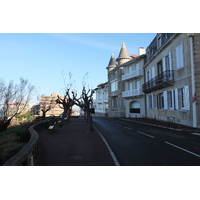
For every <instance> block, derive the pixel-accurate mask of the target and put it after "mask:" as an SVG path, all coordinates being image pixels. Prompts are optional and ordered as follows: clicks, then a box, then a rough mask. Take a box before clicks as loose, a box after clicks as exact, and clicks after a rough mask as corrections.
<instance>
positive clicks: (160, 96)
mask: <svg viewBox="0 0 200 200" xmlns="http://www.w3.org/2000/svg"><path fill="white" fill-rule="evenodd" d="M158 109H164V94H163V92H161V93H159V94H158Z"/></svg>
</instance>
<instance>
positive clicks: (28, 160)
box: [3, 121, 44, 166]
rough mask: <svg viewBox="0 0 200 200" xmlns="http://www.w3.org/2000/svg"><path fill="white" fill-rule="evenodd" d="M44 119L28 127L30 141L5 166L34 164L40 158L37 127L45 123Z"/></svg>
mask: <svg viewBox="0 0 200 200" xmlns="http://www.w3.org/2000/svg"><path fill="white" fill-rule="evenodd" d="M43 123H44V122H43V121H42V122H39V123H37V124H34V125H32V126H30V127H29V128H28V131H29V133H30V135H31V137H30V140H29V142H28V143H27V144H26V145H25V146H24V147H23V148H22V149H21V150H20V151H19V152H18V153H17V154H16V155H14V156H13V157H11V158H10V159H9V160H7V161H6V162H5V163H4V164H3V166H33V165H34V164H35V163H36V161H37V160H38V158H39V154H40V153H39V145H38V140H39V135H38V133H37V131H36V130H34V129H35V128H37V127H39V126H41V125H43Z"/></svg>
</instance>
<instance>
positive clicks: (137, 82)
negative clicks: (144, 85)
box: [135, 81, 140, 89]
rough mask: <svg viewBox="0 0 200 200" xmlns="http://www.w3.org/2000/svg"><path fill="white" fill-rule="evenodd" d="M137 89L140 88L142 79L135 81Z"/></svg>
mask: <svg viewBox="0 0 200 200" xmlns="http://www.w3.org/2000/svg"><path fill="white" fill-rule="evenodd" d="M135 89H140V81H135Z"/></svg>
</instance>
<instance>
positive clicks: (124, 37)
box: [0, 33, 156, 102]
mask: <svg viewBox="0 0 200 200" xmlns="http://www.w3.org/2000/svg"><path fill="white" fill-rule="evenodd" d="M155 35H156V34H153V33H151V34H149V33H143V34H140V33H74V34H73V33H66V34H65V33H61V34H58V33H55V34H48V33H22V34H20V33H8V34H7V33H1V34H0V68H1V69H2V70H1V74H0V78H3V79H4V80H5V81H6V82H8V81H10V80H14V81H16V82H17V81H18V80H19V78H20V77H24V78H26V79H28V80H29V81H30V82H31V84H33V85H35V87H36V93H35V96H37V95H41V94H45V95H50V94H51V93H53V92H55V93H60V94H63V93H64V88H65V83H64V78H65V79H66V81H65V82H66V84H67V83H70V82H72V81H74V80H75V83H74V84H73V87H72V89H76V90H77V91H78V94H80V92H81V89H82V80H83V77H84V75H85V74H86V73H88V75H87V77H86V79H85V81H86V83H87V86H89V87H90V88H92V89H94V88H95V87H96V86H97V85H98V84H99V83H102V82H106V81H107V70H106V67H107V65H108V63H109V60H110V56H111V54H112V53H113V54H114V55H115V57H116V58H117V57H118V55H119V51H120V48H121V45H122V43H123V42H124V43H125V44H126V46H127V49H128V52H129V54H130V55H131V54H136V55H137V54H138V48H139V47H144V48H146V47H147V46H148V45H149V44H150V42H151V41H152V40H153V38H154V37H155ZM70 72H71V74H72V78H71V80H68V79H69V76H68V74H69V73H70ZM63 74H64V76H63ZM32 101H34V102H35V98H34V99H33V100H32Z"/></svg>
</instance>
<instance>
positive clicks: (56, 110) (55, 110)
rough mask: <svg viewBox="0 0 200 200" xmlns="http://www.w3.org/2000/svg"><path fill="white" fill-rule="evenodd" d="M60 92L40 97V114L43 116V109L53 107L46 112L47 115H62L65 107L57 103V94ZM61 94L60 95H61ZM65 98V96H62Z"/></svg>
mask: <svg viewBox="0 0 200 200" xmlns="http://www.w3.org/2000/svg"><path fill="white" fill-rule="evenodd" d="M58 95H59V94H57V93H52V94H51V96H42V97H41V98H40V116H42V109H44V110H46V109H48V108H49V106H50V107H51V109H50V110H49V111H48V112H47V113H46V116H47V117H49V116H53V115H54V116H60V115H61V114H62V113H63V109H62V108H60V105H59V104H57V103H56V99H57V96H58ZM59 96H60V95H59ZM60 97H61V98H64V96H60Z"/></svg>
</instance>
